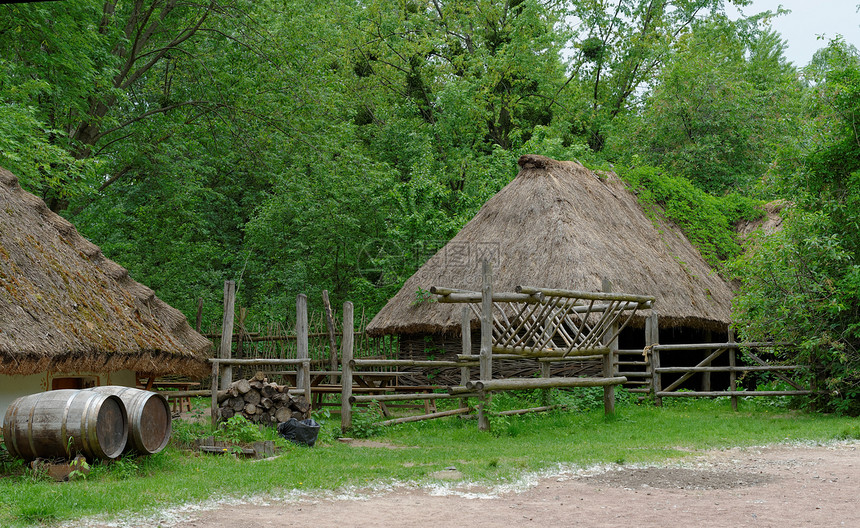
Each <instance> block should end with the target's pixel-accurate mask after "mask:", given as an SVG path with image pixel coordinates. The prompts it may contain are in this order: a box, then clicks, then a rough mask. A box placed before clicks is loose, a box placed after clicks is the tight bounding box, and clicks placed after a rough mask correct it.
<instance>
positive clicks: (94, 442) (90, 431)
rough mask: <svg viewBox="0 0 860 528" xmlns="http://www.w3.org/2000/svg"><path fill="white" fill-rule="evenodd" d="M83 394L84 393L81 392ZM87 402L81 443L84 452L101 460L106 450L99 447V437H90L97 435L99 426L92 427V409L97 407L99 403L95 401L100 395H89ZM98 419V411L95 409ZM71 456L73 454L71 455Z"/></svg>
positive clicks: (92, 393) (83, 417)
mask: <svg viewBox="0 0 860 528" xmlns="http://www.w3.org/2000/svg"><path fill="white" fill-rule="evenodd" d="M81 392H83V391H81ZM87 396H88V397H87V401H86V403H85V404H84V412H83V413H81V442H83V450H84V451H85V452H90V453H92V454H93V456H98V457H99V458H101V457H102V455H104V449H102V446H100V445H99V441H98V437H96V438H91V436H90V435H97V434H98V433H97V429H98V427H97V424H95V423H94V424H93V427H92V428H91V427H90V421H91V420H92V417H91V416H90V415H91V414H93V409H92V407H93V406H94V405H96V404H97V403H98V402H96V401H95V399H96V396H99V394H97V393H95V392H91V393H89V394H88V395H87ZM95 415H96V419H98V409H95ZM69 456H71V454H69Z"/></svg>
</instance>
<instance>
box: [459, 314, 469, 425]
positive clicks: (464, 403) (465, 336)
mask: <svg viewBox="0 0 860 528" xmlns="http://www.w3.org/2000/svg"><path fill="white" fill-rule="evenodd" d="M460 332H461V336H460V343H461V344H462V345H463V346H462V348H463V354H462V355H464V356H471V355H472V311H471V310H470V309H469V307H468V306H463V309H462V310H461V311H460ZM470 371H471V369H470V368H469V367H468V366H464V367H460V385H465V384H466V383H467V382H468V381H469V378H470V376H471V372H470ZM468 407H469V399H468V398H462V399H461V400H460V408H461V409H465V408H468Z"/></svg>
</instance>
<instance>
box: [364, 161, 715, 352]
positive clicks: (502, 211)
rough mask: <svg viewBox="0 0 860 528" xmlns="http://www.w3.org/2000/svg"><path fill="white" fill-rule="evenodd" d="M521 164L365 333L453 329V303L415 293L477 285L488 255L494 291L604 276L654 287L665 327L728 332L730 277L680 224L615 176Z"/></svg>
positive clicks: (574, 285) (625, 284)
mask: <svg viewBox="0 0 860 528" xmlns="http://www.w3.org/2000/svg"><path fill="white" fill-rule="evenodd" d="M519 165H520V168H521V170H520V172H519V174H518V175H517V177H516V178H515V179H514V180H513V181H512V182H511V183H509V184H508V185H507V186H506V187H505V188H503V189H502V190H501V191H499V192H498V194H496V195H495V196H493V197H492V198H491V199H490V200H489V201H488V202H487V203H486V204H484V206H483V207H482V208H481V210H480V211H479V212H478V214H477V215H476V216H475V217H474V218H473V219H472V220H471V221H469V223H467V224H466V225H465V226H464V227H463V229H462V230H461V231H460V232H459V233H458V234H457V235H456V236H455V237H454V238H453V239H452V240H451V241H450V242H449V243H448V244H447V245H446V246H445V247H443V248H442V249H441V250H440V251H439V252H438V253H436V255H434V256H433V257H432V258H431V259H430V260H429V261H427V262H426V263H425V264H424V265H423V266H422V267H421V268H420V269H419V270H418V271H417V272H416V273H415V274H414V275H413V276H412V277H411V278H410V279H409V280H407V281H406V283H405V284H404V286H403V288H402V289H401V290H400V292H398V293H397V295H395V296H394V297H393V298H392V299H391V300H390V301H389V302H388V304H387V305H386V306H385V307H384V308H383V309H382V310H381V311H380V312H379V313H378V314H377V315H376V317H374V319H373V320H372V321H371V322H370V324H369V325H368V327H367V331H368V333H370V334H371V335H386V334H398V335H401V336H403V335H422V334H423V335H427V334H435V335H439V334H447V335H459V333H460V326H459V325H460V323H459V317H460V310H461V306H460V305H456V304H440V303H435V302H420V301H419V302H416V301H417V300H418V299H417V294H418V292H419V291H422V290H424V291H426V290H428V289H429V288H430V287H431V286H442V287H448V288H461V289H466V290H472V291H480V288H481V271H480V270H481V264H480V263H481V260H482V259H483V258H484V256H485V255H486V256H489V257H490V260H491V262H492V263H493V266H494V274H493V275H494V277H493V285H494V286H493V287H494V291H498V292H500V291H514V288H515V287H516V286H517V285H524V286H537V287H545V288H563V289H569V290H584V291H600V289H601V281H602V279H604V278H606V279H609V280H610V281H611V282H612V285H613V290H614V291H616V292H624V293H635V294H644V295H653V296H655V297H656V302H655V303H654V309H655V310H656V311H657V312H658V313H659V314H660V326H661V327H662V328H666V327H686V328H692V329H698V330H702V331H706V330H716V331H721V332H725V331H726V328H727V325H728V323H729V313H730V308H731V299H732V290H731V288H730V286H729V284H728V283H727V282H726V281H724V280H723V279H722V278H721V277H720V276H719V275H718V274H717V273H716V272H714V271H713V270H712V269H711V268H710V267H709V266H708V265H707V264H706V263H705V261H704V259H703V258H702V256H701V255H700V254H699V252H698V250H696V248H694V247H693V246H692V244H690V242H689V241H688V240H687V239H686V238H685V237H684V235H683V234H682V233H681V231H680V229H678V228H677V227H676V226H675V225H673V224H671V223H669V222H667V221H666V220H664V219H662V217H661V215H660V213H659V211H645V210H643V208H642V206H641V205H640V204H639V203H638V202H637V200H636V197H635V196H634V195H633V194H632V193H631V192H630V191H629V190H628V189H627V188H626V187H625V184H624V183H623V182H622V181H621V179H619V178H618V176H616V175H615V174H612V173H596V172H593V171H590V170H588V169H586V168H585V167H583V166H582V165H580V164H579V163H575V162H565V161H555V160H553V159H550V158H546V157H543V156H535V155H529V156H523V157H522V158H520V160H519ZM648 313H650V312H646V313H644V314H642V315H647V314H648ZM633 324H638V325H641V324H642V317H639V318H638V321H634V322H633ZM472 325H473V328H477V325H478V321H477V318H475V319H473V321H472Z"/></svg>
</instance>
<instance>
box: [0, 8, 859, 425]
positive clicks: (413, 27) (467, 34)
mask: <svg viewBox="0 0 860 528" xmlns="http://www.w3.org/2000/svg"><path fill="white" fill-rule="evenodd" d="M747 3H748V2H747V1H746V0H665V1H660V2H641V1H638V0H617V1H615V2H605V1H601V0H585V1H577V2H567V1H551V2H544V1H538V0H478V1H474V0H472V1H466V0H404V1H397V2H394V1H391V0H369V1H364V2H348V1H344V0H334V1H331V2H313V1H310V0H277V1H275V0H264V1H260V2H251V1H249V0H225V1H223V2H220V3H218V2H211V3H202V4H193V3H191V4H189V3H178V2H171V1H166V0H141V1H139V2H134V3H125V2H116V1H114V0H108V1H107V2H104V1H95V0H66V1H65V2H62V3H57V2H46V3H33V4H11V5H0V166H3V167H5V168H7V169H9V170H11V171H12V172H14V173H15V174H17V175H18V176H19V178H20V179H21V183H22V185H23V186H24V187H25V188H26V189H28V190H30V191H32V192H34V193H36V194H38V195H40V196H42V197H43V198H45V200H46V201H47V202H48V204H49V205H50V206H51V207H52V208H53V209H54V210H56V211H59V212H61V213H62V214H63V215H65V216H66V217H68V218H69V219H70V220H72V221H73V222H74V223H75V225H76V226H77V227H78V229H79V230H80V231H81V232H82V233H83V234H84V235H85V236H87V237H89V238H90V239H92V240H93V241H94V242H95V243H97V244H98V245H99V246H100V247H101V248H102V250H103V251H104V252H105V254H106V255H107V256H109V257H110V258H112V259H114V260H116V261H118V262H119V263H120V264H122V265H123V266H125V267H127V268H129V269H130V271H131V273H132V276H133V277H135V278H136V279H137V280H139V281H141V282H144V283H146V284H147V285H149V286H151V287H152V288H153V289H154V290H155V291H156V292H157V293H158V295H159V296H160V297H162V298H163V299H164V300H166V301H167V302H169V303H170V304H172V305H174V306H176V307H178V308H180V309H181V310H183V311H184V312H185V313H186V314H189V315H190V314H193V313H194V312H195V308H196V299H197V298H203V299H204V302H205V305H204V324H206V325H207V326H208V325H209V324H212V323H215V322H216V321H217V320H218V318H219V315H220V308H219V305H220V300H221V292H222V284H223V281H224V280H225V279H235V280H237V281H238V282H239V291H238V299H239V303H240V304H241V305H243V306H246V307H249V308H250V310H249V317H250V318H251V320H252V321H258V322H262V321H271V320H282V321H283V320H284V319H291V312H292V310H293V308H292V307H293V306H294V299H295V295H296V294H297V293H299V292H305V293H307V294H308V295H309V298H310V300H311V303H312V305H319V303H320V295H319V294H320V292H321V291H322V290H324V289H326V290H329V291H330V292H331V293H332V297H333V302H334V303H335V304H339V303H340V302H342V301H344V300H352V301H354V302H355V303H357V304H358V305H359V306H360V307H362V308H363V309H365V310H366V313H367V314H368V315H372V314H373V313H374V312H375V311H376V310H378V309H379V308H380V307H381V306H382V305H383V303H384V302H385V301H386V300H387V299H388V298H389V297H390V296H391V295H392V294H393V293H394V292H396V291H397V289H398V288H399V286H400V285H401V284H402V283H403V281H404V280H405V279H406V278H407V277H409V276H410V275H411V274H412V273H413V272H414V271H415V270H416V269H417V268H418V266H420V265H421V264H422V263H423V262H424V261H425V260H426V259H427V258H428V257H429V256H430V255H432V254H433V253H434V252H435V251H436V250H437V249H438V248H439V247H440V246H441V245H442V244H444V243H445V242H446V241H447V240H449V239H450V238H451V236H453V235H454V234H455V233H456V232H457V231H458V229H460V227H461V226H462V225H463V224H464V223H465V222H467V221H468V220H469V219H470V218H471V217H472V216H473V215H474V214H475V213H476V212H477V210H478V209H479V208H480V206H481V205H482V204H483V203H484V202H485V201H486V200H487V199H488V198H489V197H490V196H492V195H493V194H494V193H496V192H497V191H498V190H499V189H501V188H502V187H503V186H504V185H505V184H507V183H508V182H509V181H510V180H511V179H512V178H513V177H514V176H515V174H516V172H517V166H516V160H517V158H518V157H519V156H520V155H521V154H524V153H537V154H543V155H548V156H551V157H555V158H559V159H577V160H580V161H582V162H584V163H586V164H589V165H590V166H593V167H597V168H603V169H607V168H612V169H613V170H616V171H617V172H619V173H620V174H621V175H622V177H624V178H626V179H627V181H628V183H629V185H630V186H631V188H632V189H633V190H634V191H635V192H637V194H638V196H639V197H640V200H641V201H642V203H643V205H644V206H645V207H646V208H648V209H649V210H654V209H653V208H654V207H656V206H659V207H660V208H662V209H663V211H664V212H665V214H666V215H667V217H668V218H670V219H671V220H672V221H674V222H676V223H677V224H678V225H680V226H681V227H682V228H683V229H684V230H685V232H686V233H687V235H688V237H689V238H690V239H691V240H692V241H693V242H694V243H695V244H696V245H697V246H698V247H699V248H700V250H701V251H702V253H703V255H704V256H705V257H706V258H707V259H708V261H709V262H710V263H711V264H713V265H714V266H716V267H718V269H723V262H724V261H725V260H726V259H732V258H735V257H737V256H738V255H739V254H740V253H741V247H740V245H739V243H738V241H737V239H736V236H735V234H734V231H733V228H734V223H735V222H737V221H738V220H740V219H750V218H754V217H755V216H756V213H755V212H754V211H753V209H752V208H753V206H754V205H755V204H756V203H757V202H755V201H754V199H757V198H763V199H767V200H771V199H774V198H782V199H785V200H787V201H788V202H790V203H793V204H795V205H796V207H795V208H794V211H793V212H792V213H790V214H789V215H788V218H787V228H786V230H785V231H784V232H783V233H781V234H777V235H774V238H773V239H772V240H770V241H762V242H761V243H760V246H758V248H759V249H757V250H756V251H755V252H753V253H748V254H747V256H746V257H744V258H743V259H742V260H740V261H739V262H738V263H737V264H736V265H735V268H734V269H735V271H736V275H737V277H738V278H739V279H740V280H741V281H742V282H743V283H744V290H743V295H742V296H741V298H740V300H739V302H738V313H739V315H738V317H739V318H740V319H739V321H740V327H741V330H742V332H745V333H746V335H749V336H757V337H758V338H764V337H770V336H773V337H778V338H785V339H792V340H796V341H800V342H802V343H805V345H804V350H806V351H807V352H806V353H805V355H804V356H803V359H804V360H807V361H811V362H813V363H814V364H816V365H818V366H820V367H821V369H822V375H823V376H824V378H825V379H827V380H836V381H834V382H833V383H831V382H829V381H828V384H829V385H828V386H830V387H832V388H833V389H834V390H838V391H840V392H839V394H841V396H840V397H845V398H848V399H849V400H851V399H855V400H856V398H853V395H854V393H853V392H850V390H856V383H857V382H856V380H857V375H856V372H857V367H856V360H855V359H852V358H856V352H855V349H854V343H855V342H856V334H857V329H856V327H855V323H853V319H852V318H853V317H854V315H855V312H856V310H857V309H858V286H857V285H858V284H860V279H857V277H858V276H860V275H858V273H857V272H856V270H855V266H856V265H857V264H856V262H855V260H856V257H857V251H858V248H860V239H858V237H857V234H856V230H853V227H852V226H855V225H856V220H857V214H858V213H857V204H856V203H855V201H856V200H857V198H856V197H857V196H858V195H857V192H856V191H857V189H856V187H857V185H858V184H857V181H856V180H857V171H858V167H857V159H858V148H857V143H856V138H857V133H856V111H857V102H856V101H857V67H856V52H855V51H854V49H853V48H852V47H851V45H850V43H847V42H841V41H839V42H836V43H834V44H832V45H831V46H830V47H828V48H826V49H825V50H823V51H822V52H820V54H819V55H818V56H817V57H816V58H815V60H814V61H813V63H812V64H810V65H809V66H808V67H807V68H806V69H803V70H798V69H797V68H796V67H795V65H792V64H790V63H788V62H787V61H786V59H785V57H784V55H783V51H784V48H785V44H784V42H783V41H782V40H781V38H780V36H779V35H778V34H775V33H774V32H773V31H772V30H771V28H770V25H769V21H770V20H771V19H772V18H773V17H774V16H779V14H780V13H769V12H766V13H760V14H756V15H753V16H749V17H741V18H739V19H737V20H729V19H728V18H727V17H726V16H725V12H724V8H725V6H726V5H727V4H734V5H746V4H747ZM791 303H795V304H793V305H792V304H791ZM801 306H803V307H810V306H814V309H813V310H800V309H798V308H799V307H801ZM800 314H802V315H800ZM813 350H814V351H815V352H813ZM822 362H823V363H822ZM839 369H843V370H844V371H839ZM852 380H853V381H852ZM843 383H844V384H843ZM849 387H854V389H850V390H849ZM846 391H849V392H846ZM840 408H841V407H840Z"/></svg>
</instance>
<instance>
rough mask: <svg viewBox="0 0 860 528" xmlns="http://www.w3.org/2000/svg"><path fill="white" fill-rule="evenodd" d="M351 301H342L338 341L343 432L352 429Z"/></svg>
mask: <svg viewBox="0 0 860 528" xmlns="http://www.w3.org/2000/svg"><path fill="white" fill-rule="evenodd" d="M352 310H353V309H352V303H351V302H349V301H347V302H345V303H343V338H342V339H341V341H340V357H341V363H340V364H341V368H342V369H343V370H342V371H341V376H340V382H341V384H342V385H341V387H342V388H341V396H340V398H341V399H340V430H341V431H342V432H344V433H346V432H347V431H349V430H350V429H352V404H351V403H350V402H349V398H350V397H351V396H352V366H351V365H350V362H351V361H352V355H353V350H352V339H353V332H354V329H353V326H352V325H353V323H352Z"/></svg>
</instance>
